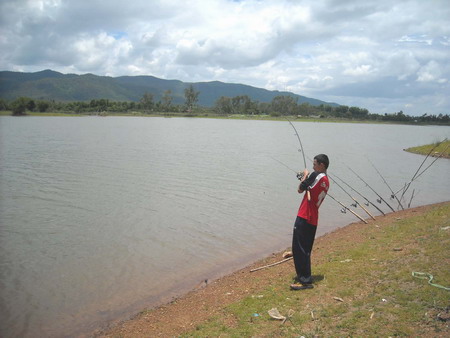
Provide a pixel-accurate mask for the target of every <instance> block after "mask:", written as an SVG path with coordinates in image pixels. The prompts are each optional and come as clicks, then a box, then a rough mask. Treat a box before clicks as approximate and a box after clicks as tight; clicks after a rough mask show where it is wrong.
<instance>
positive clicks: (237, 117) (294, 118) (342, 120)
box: [0, 111, 448, 126]
mask: <svg viewBox="0 0 450 338" xmlns="http://www.w3.org/2000/svg"><path fill="white" fill-rule="evenodd" d="M0 116H12V115H11V112H10V111H0ZM26 116H41V117H49V116H60V117H86V116H92V117H115V116H121V117H165V118H177V117H178V118H189V117H190V118H208V119H225V120H252V121H286V118H288V119H289V120H292V121H296V122H320V123H361V124H394V125H414V126H416V125H417V126H426V125H437V126H442V124H431V123H418V122H400V121H399V122H396V121H378V120H359V119H346V118H327V117H325V118H321V117H313V116H307V117H306V116H305V117H303V116H273V115H243V114H234V115H222V114H211V113H201V112H200V113H162V112H161V113H143V112H126V113H125V112H103V113H75V112H44V113H38V112H27V113H26V114H24V115H20V116H17V117H26ZM444 126H448V125H444Z"/></svg>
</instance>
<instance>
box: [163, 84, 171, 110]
mask: <svg viewBox="0 0 450 338" xmlns="http://www.w3.org/2000/svg"><path fill="white" fill-rule="evenodd" d="M171 105H172V91H171V90H170V89H169V90H166V91H165V92H164V95H163V97H162V106H163V109H164V111H169V110H170V107H171Z"/></svg>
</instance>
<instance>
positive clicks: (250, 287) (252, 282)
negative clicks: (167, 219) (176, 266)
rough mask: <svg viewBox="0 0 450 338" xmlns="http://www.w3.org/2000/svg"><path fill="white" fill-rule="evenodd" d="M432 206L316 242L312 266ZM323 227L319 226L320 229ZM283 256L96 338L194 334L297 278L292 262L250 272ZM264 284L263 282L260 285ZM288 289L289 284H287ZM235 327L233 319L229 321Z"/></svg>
mask: <svg viewBox="0 0 450 338" xmlns="http://www.w3.org/2000/svg"><path fill="white" fill-rule="evenodd" d="M430 207H431V206H421V207H417V208H413V209H408V210H405V211H399V212H396V213H391V214H387V215H386V216H378V217H376V220H371V219H370V220H369V219H368V220H367V221H368V224H364V223H363V222H356V223H352V224H349V225H348V226H346V227H343V228H339V229H337V230H335V231H333V232H331V233H328V234H325V235H323V236H321V237H319V238H316V241H315V244H314V249H313V254H312V260H313V262H312V265H313V274H314V264H317V263H320V262H321V261H322V260H323V259H324V257H326V256H327V255H328V254H329V253H332V252H335V251H338V250H339V249H340V248H342V247H344V246H345V245H347V243H348V242H349V240H351V241H352V242H358V241H362V240H363V236H364V229H365V228H366V227H372V226H375V225H376V226H379V227H382V226H385V225H388V224H390V223H391V222H392V221H394V220H396V219H399V218H406V217H409V216H412V215H418V214H420V213H423V212H426V211H427V210H429V209H430ZM319 226H320V225H319ZM282 254H283V252H280V253H274V254H272V255H271V256H269V257H267V258H265V259H263V260H260V261H258V262H255V263H254V264H252V265H250V266H248V267H246V268H244V269H241V270H239V271H236V272H234V273H232V274H230V275H228V276H225V277H223V278H220V279H218V280H215V281H202V282H199V284H198V286H197V288H196V289H195V290H192V291H191V292H189V293H188V294H186V295H185V296H183V297H180V298H178V299H176V300H174V301H172V302H171V303H170V304H166V305H163V306H160V307H158V308H156V309H153V310H148V311H142V312H141V313H140V314H138V315H136V316H135V317H134V318H132V319H130V320H127V321H124V322H118V323H111V324H110V326H109V328H107V329H104V330H98V331H97V332H95V333H94V335H95V336H101V337H118V336H119V337H158V336H160V337H166V336H178V335H180V334H182V333H183V332H186V331H189V330H192V329H193V328H195V327H196V325H198V324H200V323H202V322H204V321H205V320H207V319H208V318H209V317H211V316H214V315H219V314H220V315H223V312H222V311H221V309H222V308H223V306H226V305H227V304H230V303H232V302H235V301H237V300H239V299H241V298H244V297H245V296H248V295H257V294H258V290H263V289H264V288H265V287H266V286H267V285H269V284H270V281H271V280H274V279H279V277H280V276H288V278H290V277H293V276H294V267H293V262H292V260H289V261H287V262H285V263H282V264H279V265H276V266H273V267H270V268H266V269H263V270H259V271H256V272H250V270H252V269H254V268H257V267H261V266H264V265H267V264H271V263H274V262H278V261H280V260H282V259H283V257H282ZM261 281H263V282H261ZM286 288H289V284H288V283H287V284H286ZM229 321H230V322H229V325H230V326H232V325H233V324H234V323H233V319H232V318H229Z"/></svg>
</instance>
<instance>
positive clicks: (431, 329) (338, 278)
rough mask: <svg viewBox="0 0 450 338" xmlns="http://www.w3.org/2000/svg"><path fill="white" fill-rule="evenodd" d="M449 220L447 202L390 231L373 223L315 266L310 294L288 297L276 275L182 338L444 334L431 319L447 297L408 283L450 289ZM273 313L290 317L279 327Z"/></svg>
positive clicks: (295, 293)
mask: <svg viewBox="0 0 450 338" xmlns="http://www.w3.org/2000/svg"><path fill="white" fill-rule="evenodd" d="M449 215H450V204H449V203H447V204H444V205H440V206H436V207H433V208H432V210H431V211H429V212H428V213H426V214H425V215H421V216H415V217H411V218H406V219H398V220H396V221H395V222H394V223H392V224H389V225H385V226H380V227H377V226H376V225H375V224H376V223H372V224H371V225H370V226H369V227H367V228H365V229H366V230H365V232H364V233H363V238H364V239H363V240H361V241H357V242H355V243H352V245H348V243H341V244H342V245H341V246H339V250H338V251H337V252H336V253H330V254H329V255H328V256H325V257H324V259H323V262H321V263H320V264H317V265H315V266H314V271H313V273H314V275H318V276H322V277H321V278H320V279H319V280H318V281H317V282H316V287H315V288H314V289H313V290H305V291H290V290H289V289H288V287H287V285H289V283H290V279H291V277H292V276H279V277H277V279H276V280H273V281H272V282H271V283H270V285H269V286H268V287H267V288H265V290H263V291H262V292H260V293H259V294H258V295H252V296H248V297H246V298H244V299H242V300H240V301H237V302H235V303H233V304H231V305H229V306H226V307H224V308H223V309H222V313H221V315H220V316H216V317H213V318H209V320H207V321H206V322H204V323H203V324H201V325H197V327H196V328H195V329H194V330H193V331H190V332H188V333H186V334H184V335H183V337H215V336H225V337H249V336H264V337H266V336H267V337H272V336H288V337H292V336H297V337H299V336H304V337H314V336H323V337H342V336H379V337H388V336H392V337H393V336H416V337H417V336H445V335H446V334H450V332H449V328H448V324H447V323H445V322H443V321H440V320H438V319H437V315H438V314H439V313H445V312H446V311H448V310H449V308H448V306H449V304H450V291H446V290H443V289H439V288H436V287H433V286H431V285H429V284H428V283H427V281H426V280H422V279H417V278H413V277H412V272H413V271H419V272H427V273H431V274H432V275H433V276H434V277H435V281H434V282H435V283H437V284H440V285H443V286H446V287H450V269H449V266H450V258H449V257H450V229H446V227H449V226H450V218H449ZM394 248H395V249H396V250H394ZM400 249H401V250H400ZM342 261H343V262H342ZM333 297H340V298H342V299H343V300H344V302H340V301H337V300H335V299H334V298H333ZM273 307H276V308H278V310H279V311H280V313H281V314H283V315H286V314H287V313H288V312H289V310H292V311H294V314H293V315H292V317H291V318H290V321H287V322H286V323H285V324H282V323H281V322H280V321H276V320H273V319H271V318H270V317H269V315H268V313H267V311H268V310H269V309H271V308H273Z"/></svg>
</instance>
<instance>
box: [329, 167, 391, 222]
mask: <svg viewBox="0 0 450 338" xmlns="http://www.w3.org/2000/svg"><path fill="white" fill-rule="evenodd" d="M333 176H334V177H336V178H337V179H339V180H340V181H341V182H342V183H343V184H345V185H346V186H347V187H349V188H350V189H352V190H353V191H354V192H355V193H357V194H358V195H359V196H361V197H362V198H364V200H365V201H366V203H365V204H366V205H367V206H369V204H370V205H372V206H373V207H374V208H375V209H377V210H378V211H379V212H381V213H382V214H383V216H386V214H385V213H384V212H383V210H381V209H380V208H378V206H377V205H376V204H374V203H372V202H371V201H370V200H369V199H368V198H367V197H365V196H364V195H362V194H361V193H360V192H359V191H357V190H355V189H354V188H353V187H351V186H350V185H349V184H348V183H347V182H345V181H344V180H343V179H342V178H340V177H338V176H337V175H336V174H333Z"/></svg>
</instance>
